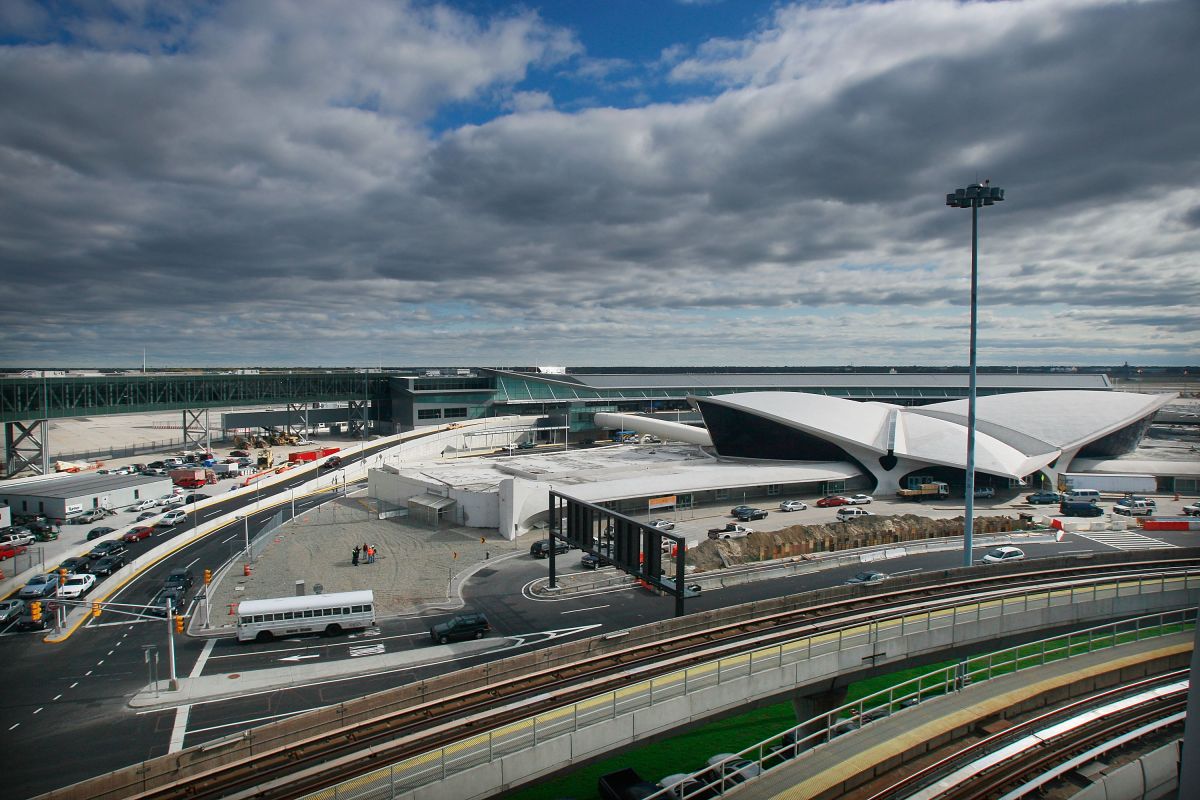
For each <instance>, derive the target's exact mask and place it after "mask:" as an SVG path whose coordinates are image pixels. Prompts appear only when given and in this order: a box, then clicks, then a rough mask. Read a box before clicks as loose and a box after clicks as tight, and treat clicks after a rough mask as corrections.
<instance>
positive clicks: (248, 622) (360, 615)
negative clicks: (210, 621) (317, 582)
mask: <svg viewBox="0 0 1200 800" xmlns="http://www.w3.org/2000/svg"><path fill="white" fill-rule="evenodd" d="M237 614H238V622H237V635H238V641H239V642H249V641H256V642H266V641H270V640H271V639H272V638H274V637H276V636H291V635H293V634H297V633H324V634H326V635H328V636H336V635H338V634H339V633H341V632H342V631H348V630H356V629H359V628H369V627H371V626H372V625H374V624H375V593H374V592H372V591H371V590H369V589H368V590H366V591H361V592H335V593H333V594H310V595H304V596H302V597H275V598H272V599H270V600H245V601H243V602H241V603H239V604H238V610H237Z"/></svg>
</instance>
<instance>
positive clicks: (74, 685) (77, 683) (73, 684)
mask: <svg viewBox="0 0 1200 800" xmlns="http://www.w3.org/2000/svg"><path fill="white" fill-rule="evenodd" d="M78 685H79V681H75V682H74V683H72V684H71V685H70V686H68V687H67V688H68V689H74V688H75V687H76V686H78Z"/></svg>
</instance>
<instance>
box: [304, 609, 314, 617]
mask: <svg viewBox="0 0 1200 800" xmlns="http://www.w3.org/2000/svg"><path fill="white" fill-rule="evenodd" d="M312 615H313V613H312V609H311V608H310V609H308V610H306V611H305V612H304V618H305V619H312Z"/></svg>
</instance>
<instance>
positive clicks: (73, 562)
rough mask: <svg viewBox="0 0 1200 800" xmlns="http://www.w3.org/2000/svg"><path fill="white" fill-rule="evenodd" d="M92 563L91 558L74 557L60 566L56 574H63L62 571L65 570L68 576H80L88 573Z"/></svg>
mask: <svg viewBox="0 0 1200 800" xmlns="http://www.w3.org/2000/svg"><path fill="white" fill-rule="evenodd" d="M91 563H92V559H91V556H72V557H71V558H68V559H66V560H65V561H63V562H62V563H61V564H59V565H58V568H57V569H56V570H55V572H58V573H59V574H61V573H62V570H64V569H65V570H66V571H67V574H68V575H79V574H81V573H84V572H87V571H88V566H89V565H90V564H91Z"/></svg>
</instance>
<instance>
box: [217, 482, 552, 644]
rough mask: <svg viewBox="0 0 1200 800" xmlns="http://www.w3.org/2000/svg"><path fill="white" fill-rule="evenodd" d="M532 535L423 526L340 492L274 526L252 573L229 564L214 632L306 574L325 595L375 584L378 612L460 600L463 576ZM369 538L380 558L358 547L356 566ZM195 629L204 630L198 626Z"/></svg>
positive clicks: (292, 590) (239, 563)
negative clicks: (244, 606) (237, 609)
mask: <svg viewBox="0 0 1200 800" xmlns="http://www.w3.org/2000/svg"><path fill="white" fill-rule="evenodd" d="M481 539H483V541H480V540H481ZM529 541H530V537H525V540H524V541H515V542H510V541H508V540H506V539H504V538H502V537H501V536H500V535H499V534H498V533H497V532H496V531H494V530H486V529H481V528H463V527H447V528H443V529H441V530H430V529H427V528H419V527H416V526H414V525H409V524H408V523H407V521H406V518H405V517H393V518H391V519H385V520H379V519H376V518H375V517H374V515H373V514H372V512H371V511H370V509H369V508H368V506H367V499H366V496H365V495H351V496H350V497H341V498H338V499H336V500H333V501H330V502H329V503H326V504H324V505H322V506H320V507H318V508H316V509H313V510H311V511H306V512H304V513H302V514H300V515H299V516H298V517H297V519H296V520H295V521H294V522H289V523H287V524H285V525H284V526H283V527H281V528H280V529H279V530H278V531H276V532H275V534H273V535H272V536H271V538H270V540H269V541H268V542H267V545H266V548H265V549H264V550H263V551H262V553H261V554H260V555H259V556H258V557H257V559H256V560H255V561H254V562H253V563H252V564H251V565H250V571H251V574H250V575H249V576H247V575H245V574H244V569H243V567H244V565H245V563H246V561H245V560H244V559H242V558H241V557H238V558H236V559H234V562H233V564H232V567H231V568H230V570H229V571H228V572H227V573H226V574H225V575H224V576H223V578H222V579H221V580H220V582H219V583H216V584H214V586H212V587H211V591H212V594H211V597H212V620H211V623H212V626H211V628H210V629H209V631H208V632H209V633H211V632H213V631H214V630H216V631H228V632H232V630H233V628H234V625H235V621H234V617H233V615H231V614H230V613H229V609H230V606H231V605H232V604H235V603H240V602H241V601H243V600H263V599H266V598H271V597H292V596H294V595H295V594H296V587H297V584H296V582H297V581H304V592H305V594H313V593H315V592H316V587H317V586H318V585H320V587H321V593H322V594H330V593H333V592H350V591H355V590H360V589H371V590H373V591H374V592H375V605H376V614H377V616H379V617H394V616H401V615H405V614H416V613H419V612H421V611H422V610H425V609H428V608H433V607H437V608H453V607H458V606H461V605H462V600H461V598H460V597H459V596H458V592H457V585H458V582H459V581H458V579H460V578H461V577H463V576H464V574H465V573H468V572H472V571H475V570H477V569H479V568H481V567H483V566H485V565H486V564H487V562H488V561H489V560H495V559H497V558H500V557H503V556H505V555H509V554H512V553H519V552H524V551H526V550H528V548H529ZM233 544H237V543H236V542H235V543H233ZM364 544H370V545H373V546H375V547H376V548H377V550H378V551H379V552H378V554H377V555H376V559H375V563H373V564H367V563H366V557H365V556H363V555H361V554H360V561H359V565H358V566H357V567H356V566H353V565H352V564H351V553H352V551H353V550H354V547H355V546H356V545H357V546H358V547H360V548H361V547H362V546H363V545H364ZM217 566H218V565H217V564H212V565H208V564H197V565H196V567H195V570H196V572H197V573H198V574H200V573H202V572H203V570H204V569H205V568H209V569H215V568H216V567H217ZM193 632H195V633H204V631H202V630H200V629H198V628H193Z"/></svg>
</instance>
